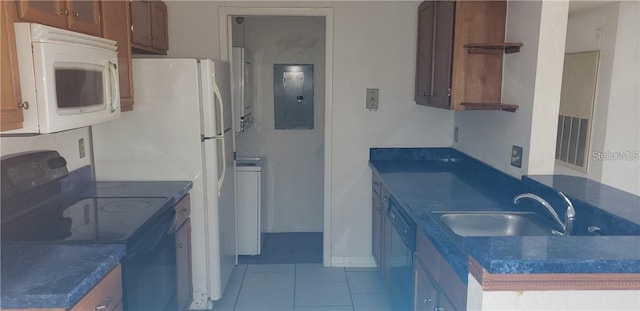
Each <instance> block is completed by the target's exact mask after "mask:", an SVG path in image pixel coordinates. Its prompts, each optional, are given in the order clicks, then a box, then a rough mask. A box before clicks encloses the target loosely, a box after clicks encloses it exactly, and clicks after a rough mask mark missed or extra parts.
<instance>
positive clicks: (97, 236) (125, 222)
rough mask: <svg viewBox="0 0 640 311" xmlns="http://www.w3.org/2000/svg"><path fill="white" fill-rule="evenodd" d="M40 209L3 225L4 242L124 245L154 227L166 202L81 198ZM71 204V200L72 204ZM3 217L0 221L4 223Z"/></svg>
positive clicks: (156, 200) (13, 218) (141, 199)
mask: <svg viewBox="0 0 640 311" xmlns="http://www.w3.org/2000/svg"><path fill="white" fill-rule="evenodd" d="M69 201H70V200H68V199H67V200H62V201H61V202H54V203H49V204H45V205H43V206H39V207H38V208H36V209H33V210H31V211H29V212H27V213H25V214H23V215H19V216H17V217H6V219H7V222H6V223H3V224H2V241H3V242H58V243H87V242H94V243H126V242H127V241H130V240H131V239H132V238H134V237H136V235H137V234H138V233H139V232H142V231H145V229H146V228H147V227H153V223H154V220H155V219H156V218H160V216H161V214H162V213H159V212H160V211H161V210H163V208H164V209H165V210H166V207H167V204H168V203H169V199H167V198H80V199H78V200H77V201H76V202H69ZM73 201H74V200H73ZM4 219H5V217H3V220H4Z"/></svg>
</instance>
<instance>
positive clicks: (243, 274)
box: [233, 265, 249, 311]
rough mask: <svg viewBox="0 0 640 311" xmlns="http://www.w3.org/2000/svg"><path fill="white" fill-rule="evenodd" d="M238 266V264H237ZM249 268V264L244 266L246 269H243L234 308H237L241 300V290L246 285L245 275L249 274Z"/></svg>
mask: <svg viewBox="0 0 640 311" xmlns="http://www.w3.org/2000/svg"><path fill="white" fill-rule="evenodd" d="M236 267H237V266H236ZM247 269H249V265H245V266H244V270H242V281H240V289H238V293H237V294H236V299H235V301H234V303H233V310H234V311H235V310H236V307H237V306H238V300H240V292H242V286H244V277H245V276H246V275H247Z"/></svg>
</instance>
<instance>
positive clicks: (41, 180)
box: [0, 151, 177, 311]
mask: <svg viewBox="0 0 640 311" xmlns="http://www.w3.org/2000/svg"><path fill="white" fill-rule="evenodd" d="M0 170H1V171H2V174H0V175H1V176H2V181H1V184H2V205H1V240H2V243H3V244H11V243H39V244H48V243H84V244H102V243H112V244H116V243H117V244H124V245H125V250H126V254H125V257H124V258H123V259H122V262H121V263H122V274H123V275H122V277H123V284H122V285H123V307H124V309H125V310H136V311H137V310H154V311H155V310H176V308H177V303H176V296H175V293H176V261H175V260H176V253H175V232H174V229H173V225H174V222H175V219H176V215H175V210H174V208H173V205H174V203H175V202H174V199H173V198H164V197H162V198H161V197H108V198H105V197H87V195H85V194H82V193H75V194H74V193H73V192H71V193H63V191H62V189H63V187H62V182H61V180H62V179H63V178H65V177H66V176H67V175H68V170H67V167H66V161H65V160H64V158H62V157H61V156H60V155H59V154H58V153H57V152H55V151H38V152H31V153H26V154H20V155H16V156H9V157H3V158H2V163H1V165H0Z"/></svg>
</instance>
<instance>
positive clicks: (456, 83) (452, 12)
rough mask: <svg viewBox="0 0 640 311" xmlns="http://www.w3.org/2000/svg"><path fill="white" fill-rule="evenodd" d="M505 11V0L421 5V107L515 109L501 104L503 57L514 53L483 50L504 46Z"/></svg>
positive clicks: (418, 79)
mask: <svg viewBox="0 0 640 311" xmlns="http://www.w3.org/2000/svg"><path fill="white" fill-rule="evenodd" d="M506 8H507V5H506V1H455V2H454V1H425V2H423V3H422V4H421V5H420V8H419V10H418V42H417V43H418V44H417V59H416V88H415V90H416V94H415V95H416V96H415V98H416V103H417V104H420V105H426V106H433V107H438V108H445V109H454V110H464V109H496V107H497V108H498V109H500V108H504V107H505V106H513V105H503V104H502V103H501V94H502V58H503V55H504V53H503V52H506V53H509V51H507V50H506V49H505V50H504V51H502V50H499V49H491V48H486V49H483V48H482V47H483V46H492V47H495V46H499V45H505V42H504V40H505V22H506ZM471 45H473V46H475V47H477V46H479V48H470V47H469V46H471ZM520 45H522V44H520ZM516 108H517V106H516ZM503 110H506V109H503Z"/></svg>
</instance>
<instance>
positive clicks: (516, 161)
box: [511, 146, 522, 167]
mask: <svg viewBox="0 0 640 311" xmlns="http://www.w3.org/2000/svg"><path fill="white" fill-rule="evenodd" d="M511 165H513V166H515V167H522V147H520V146H513V147H511Z"/></svg>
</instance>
